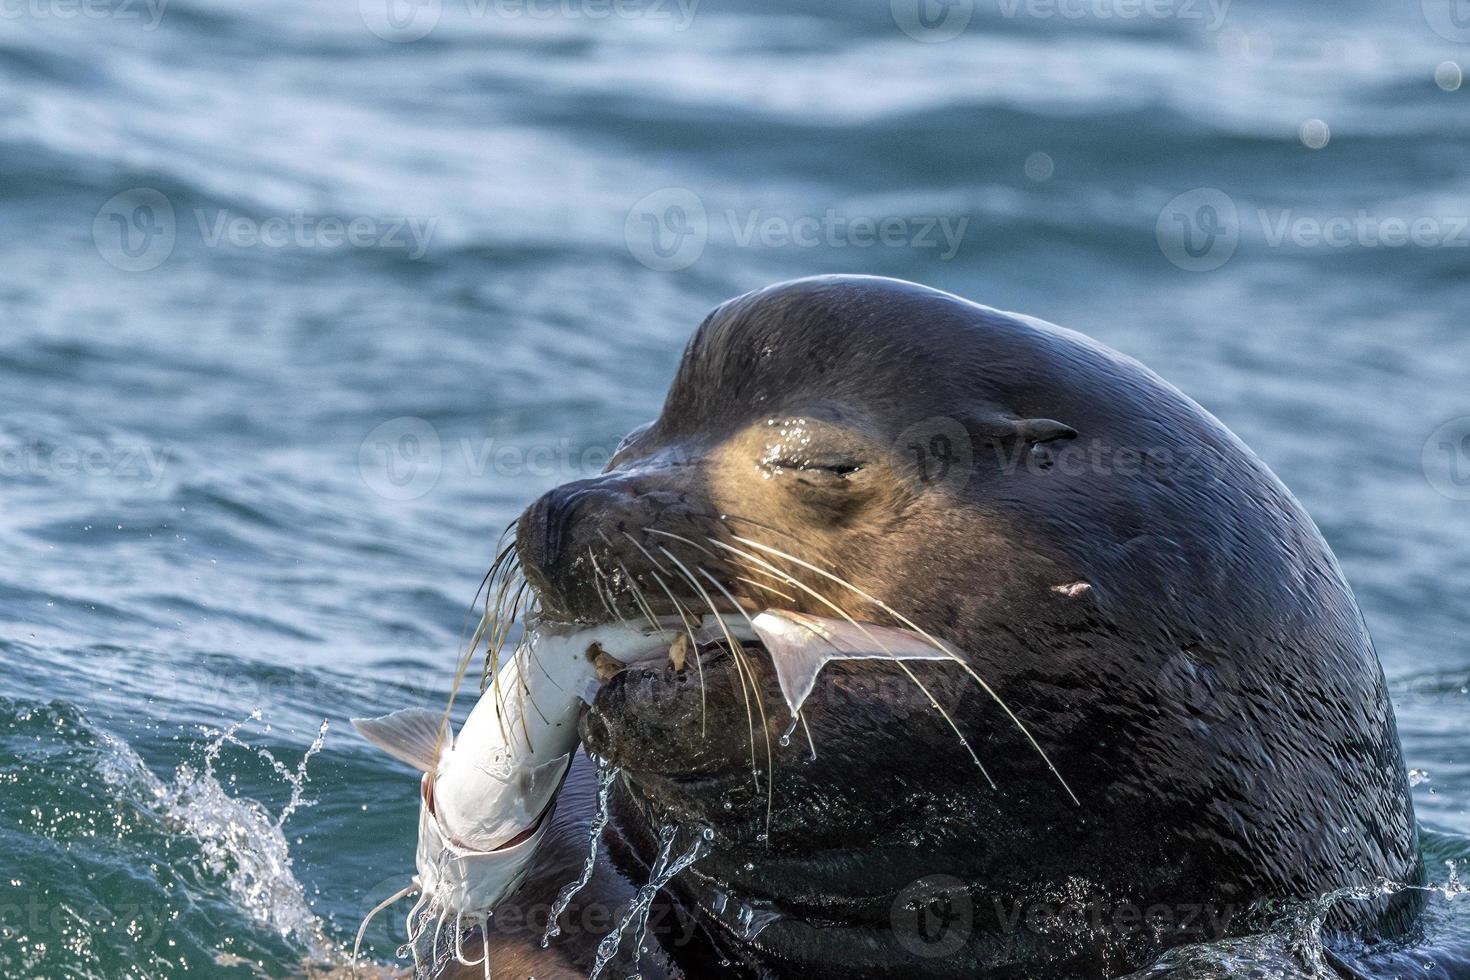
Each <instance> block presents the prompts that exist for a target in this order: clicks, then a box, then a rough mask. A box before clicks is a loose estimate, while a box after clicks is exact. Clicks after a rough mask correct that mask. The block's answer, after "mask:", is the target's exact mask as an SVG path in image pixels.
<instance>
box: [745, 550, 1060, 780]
mask: <svg viewBox="0 0 1470 980" xmlns="http://www.w3.org/2000/svg"><path fill="white" fill-rule="evenodd" d="M732 537H734V539H735V540H736V541H739V542H741V543H742V544H747V545H750V546H751V547H753V548H759V549H760V550H761V551H764V552H767V553H769V554H773V555H776V556H778V557H780V558H784V559H786V560H787V561H790V562H794V563H795V564H797V565H800V566H801V567H802V568H806V569H808V570H810V571H813V572H816V573H817V574H818V575H821V576H823V577H824V578H827V579H830V580H831V581H833V582H836V583H837V584H838V585H841V586H843V587H845V588H847V589H851V590H852V591H853V592H855V593H857V594H858V595H859V596H861V597H862V598H864V599H866V600H867V601H869V602H871V603H873V605H875V606H877V607H878V608H879V609H882V610H883V611H884V612H886V613H888V615H890V616H892V617H893V618H894V619H895V620H897V621H898V622H900V623H902V624H903V625H904V626H906V627H908V628H909V629H911V630H913V631H914V632H915V633H917V634H919V636H921V637H923V638H924V639H925V640H927V641H928V642H929V643H930V644H932V645H933V646H934V648H935V649H936V650H939V651H941V652H943V653H945V654H946V655H947V656H948V657H949V658H950V659H951V660H953V661H954V662H955V663H957V664H959V665H960V666H961V667H962V668H964V670H965V672H966V673H968V674H969V675H970V676H971V677H972V678H974V679H975V682H976V683H977V684H979V685H980V687H981V688H982V689H983V690H984V691H985V693H986V694H988V695H990V697H991V699H992V700H993V701H995V703H996V704H998V705H1000V709H1001V710H1002V711H1004V712H1005V713H1006V716H1007V717H1008V718H1010V720H1011V721H1012V722H1013V723H1014V724H1015V726H1016V727H1017V728H1018V729H1020V731H1021V734H1023V735H1025V736H1026V740H1027V741H1028V742H1030V743H1031V747H1032V748H1034V749H1035V750H1036V753H1037V754H1038V755H1040V756H1041V760H1042V761H1043V762H1045V763H1046V766H1047V768H1048V769H1050V770H1051V771H1052V775H1054V776H1056V777H1057V782H1059V783H1061V784H1062V789H1064V790H1066V791H1067V795H1068V796H1070V797H1071V798H1072V802H1073V803H1076V804H1077V805H1078V806H1081V805H1082V804H1081V801H1080V800H1078V799H1077V794H1075V793H1073V792H1072V787H1070V786H1068V785H1067V781H1066V780H1065V779H1063V778H1062V774H1061V773H1060V772H1058V771H1057V767H1056V766H1055V765H1054V764H1053V763H1052V761H1051V758H1050V757H1049V756H1047V754H1046V750H1045V749H1043V748H1042V747H1041V744H1040V743H1039V742H1037V741H1036V737H1035V736H1034V735H1032V734H1031V730H1030V729H1029V728H1027V727H1026V725H1025V723H1024V722H1022V721H1021V719H1020V718H1018V717H1016V713H1015V712H1014V711H1012V710H1011V708H1010V706H1009V705H1008V704H1006V703H1005V701H1004V700H1003V699H1002V698H1001V696H1000V695H999V694H997V693H996V691H995V689H994V688H992V687H991V686H990V685H989V684H988V683H986V681H985V678H983V677H981V676H980V675H979V674H978V673H977V672H976V671H975V669H974V668H973V667H971V666H970V665H969V664H968V663H966V662H965V661H964V659H963V658H961V657H960V656H959V655H958V654H956V653H955V652H954V651H953V650H952V649H951V648H950V647H948V646H946V645H945V644H943V643H941V642H940V641H939V640H937V639H935V638H934V637H933V636H930V635H929V633H928V632H926V631H925V630H924V629H923V628H922V627H920V626H919V625H918V624H917V623H915V622H914V621H913V620H911V619H909V618H908V617H907V616H905V615H903V614H902V613H900V612H898V610H896V609H894V608H893V607H892V606H890V605H888V604H887V603H885V602H884V601H883V600H881V599H879V598H877V597H876V596H873V595H870V594H869V593H867V592H865V591H863V590H862V589H860V588H858V587H857V586H856V585H853V584H852V583H851V582H849V581H847V580H846V579H844V578H842V577H841V576H839V575H834V574H832V573H831V572H828V571H825V570H823V569H821V568H818V567H817V566H816V565H813V564H811V563H810V562H805V561H802V560H801V559H800V558H797V557H796V556H795V555H790V554H787V553H786V552H784V551H782V550H781V549H779V548H773V547H771V546H770V545H767V544H762V543H761V542H759V541H755V540H752V539H750V538H745V537H741V536H740V535H738V534H736V535H732Z"/></svg>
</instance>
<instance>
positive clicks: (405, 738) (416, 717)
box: [352, 708, 450, 772]
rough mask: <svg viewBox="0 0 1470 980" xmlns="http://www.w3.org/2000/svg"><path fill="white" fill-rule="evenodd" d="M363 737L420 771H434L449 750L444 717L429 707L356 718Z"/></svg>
mask: <svg viewBox="0 0 1470 980" xmlns="http://www.w3.org/2000/svg"><path fill="white" fill-rule="evenodd" d="M352 727H353V728H356V729H357V731H358V732H359V734H361V735H362V737H363V738H365V739H367V740H368V741H369V742H372V743H373V744H374V745H376V746H377V747H378V748H380V749H382V750H383V751H384V752H387V753H388V754H389V755H391V756H392V757H393V758H395V759H397V760H398V761H399V762H406V763H408V764H409V765H411V766H413V767H414V768H415V769H417V770H418V771H419V772H433V771H434V770H435V769H436V768H437V767H438V765H439V757H440V756H441V755H442V754H443V753H444V751H445V750H447V749H448V748H449V742H450V738H449V732H448V731H447V730H446V727H445V725H444V716H443V715H441V714H439V713H438V712H434V711H430V710H429V709H427V708H404V709H403V710H401V711H395V712H393V713H392V714H389V715H383V716H382V717H379V718H354V719H352Z"/></svg>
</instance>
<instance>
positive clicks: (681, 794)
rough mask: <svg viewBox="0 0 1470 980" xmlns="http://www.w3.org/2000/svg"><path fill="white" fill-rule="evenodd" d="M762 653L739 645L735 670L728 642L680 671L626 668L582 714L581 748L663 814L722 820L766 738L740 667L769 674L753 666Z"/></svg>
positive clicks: (664, 666) (659, 666)
mask: <svg viewBox="0 0 1470 980" xmlns="http://www.w3.org/2000/svg"><path fill="white" fill-rule="evenodd" d="M764 656H765V653H764V651H763V650H760V649H759V648H758V647H754V646H753V645H751V644H748V643H746V644H742V657H743V660H742V662H741V664H738V665H737V662H736V660H735V658H734V657H733V656H732V655H731V654H730V652H729V649H728V647H727V646H726V645H725V644H723V643H710V644H706V645H705V646H704V647H702V648H701V649H700V650H699V651H698V652H697V654H694V655H691V656H689V657H688V659H687V660H686V661H685V662H684V664H683V665H682V668H680V667H676V666H675V665H674V664H673V663H671V662H668V661H665V662H663V663H644V664H633V665H630V666H627V667H625V668H623V669H621V670H619V671H617V672H616V673H615V674H613V675H612V676H611V677H609V678H608V679H607V680H606V681H604V683H603V684H602V686H601V687H600V688H599V690H598V692H597V694H596V696H595V697H594V698H593V700H592V703H591V705H590V707H589V708H588V710H587V711H586V712H585V713H584V714H583V716H582V720H581V737H582V745H583V747H584V748H585V749H586V750H587V752H588V753H589V754H590V755H592V756H594V757H596V758H598V759H600V760H603V761H604V762H605V763H606V764H608V765H610V766H612V767H614V768H615V769H617V770H618V771H620V772H621V773H622V775H623V777H624V781H625V782H626V783H628V784H630V785H632V786H635V787H637V788H638V790H639V795H640V796H641V797H642V800H643V802H644V803H645V804H647V805H648V806H651V807H653V808H655V809H662V810H663V811H665V812H664V813H663V814H661V816H666V817H668V818H670V819H674V820H679V821H694V822H702V823H706V824H708V823H714V822H723V821H722V820H721V819H720V814H722V813H725V812H726V811H725V810H724V808H723V806H722V804H723V802H724V801H725V800H728V799H730V798H731V797H732V795H735V794H738V792H739V789H740V787H741V784H742V783H743V784H744V785H745V786H749V785H750V784H751V783H752V765H751V751H750V744H751V739H752V738H756V739H758V740H762V739H763V738H764V736H763V734H762V732H763V731H764V729H762V728H761V727H760V723H759V721H758V720H757V721H756V723H755V727H754V728H752V725H751V723H750V719H748V718H747V717H746V714H745V709H744V707H743V706H744V704H745V703H746V702H745V700H744V699H743V698H742V696H741V692H742V668H744V670H745V671H749V674H750V675H755V676H760V675H764V674H766V673H767V671H766V670H765V669H761V668H756V667H755V666H754V665H755V663H756V662H757V661H758V660H760V659H762V658H764ZM757 670H759V674H756V671H757ZM748 682H749V679H748V676H747V677H746V683H748ZM752 732H755V734H754V735H753V734H752ZM761 751H762V752H763V751H764V748H762V750H761Z"/></svg>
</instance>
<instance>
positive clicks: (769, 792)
mask: <svg viewBox="0 0 1470 980" xmlns="http://www.w3.org/2000/svg"><path fill="white" fill-rule="evenodd" d="M699 572H700V574H701V575H703V576H704V577H705V578H707V579H709V581H710V584H711V585H713V586H714V587H715V588H717V589H719V590H720V591H721V592H722V593H724V595H725V598H726V599H729V600H730V603H731V604H732V605H734V606H735V608H736V609H737V610H739V612H740V615H742V616H744V617H745V621H746V622H748V623H749V624H750V628H751V629H752V630H754V629H755V620H754V619H753V618H751V615H750V613H748V612H746V611H745V609H744V607H742V606H741V605H740V603H738V602H736V601H735V597H734V596H733V595H731V594H730V591H729V590H728V589H726V588H725V586H724V585H723V584H721V582H720V580H719V579H717V578H715V576H713V575H711V574H710V573H709V570H708V569H706V568H705V567H704V566H702V565H701V566H700V567H699ZM695 588H699V585H698V583H695ZM700 591H703V590H702V589H701V590H700ZM720 629H722V630H723V631H724V633H725V638H726V640H727V641H728V642H729V644H730V649H731V650H739V651H741V653H742V655H743V652H744V651H743V650H742V648H741V646H740V641H738V640H736V639H735V637H733V636H731V635H730V630H729V627H727V626H726V625H725V621H724V619H721V620H720ZM749 666H750V665H749V664H748V663H747V664H746V669H749ZM751 683H752V685H753V684H754V678H752V681H751ZM756 704H759V705H762V708H761V725H762V726H763V727H764V728H765V732H766V765H767V766H769V767H770V773H769V774H768V775H767V777H766V842H767V843H766V846H767V847H769V846H770V839H771V811H772V809H773V807H774V805H775V799H776V760H775V756H774V755H773V754H772V752H771V729H770V723H769V722H767V720H766V712H765V708H764V702H763V701H761V700H760V699H759V690H758V689H757V699H756ZM807 739H808V740H810V739H811V732H810V731H808V732H807ZM812 753H813V754H815V753H816V747H815V746H813V748H812Z"/></svg>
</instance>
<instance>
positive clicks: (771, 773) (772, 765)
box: [659, 545, 776, 846]
mask: <svg viewBox="0 0 1470 980" xmlns="http://www.w3.org/2000/svg"><path fill="white" fill-rule="evenodd" d="M659 550H660V551H662V552H663V553H664V554H665V555H667V556H668V558H669V561H671V562H673V563H674V564H675V565H677V566H678V567H679V571H681V572H683V573H684V577H685V578H686V579H688V580H689V584H690V585H692V586H694V589H695V591H697V592H698V593H699V594H700V596H701V597H702V598H703V599H704V601H705V603H706V604H708V606H709V610H710V613H711V614H712V615H713V616H714V617H715V622H717V623H719V624H720V632H722V633H724V634H725V642H726V643H728V644H729V645H730V653H731V655H732V656H734V657H735V660H736V665H737V666H738V667H740V668H741V669H742V670H743V671H744V672H745V673H746V674H748V675H749V676H750V687H751V692H752V693H753V694H754V695H755V706H756V710H757V711H759V712H760V716H761V734H762V735H763V736H764V737H765V742H766V840H767V846H770V845H769V841H770V837H771V810H772V807H773V805H774V802H773V801H774V799H775V795H776V758H775V755H774V753H772V751H771V725H770V722H769V721H768V720H767V718H766V703H765V701H764V700H763V699H762V698H761V694H760V686H759V685H758V684H757V683H756V680H755V671H753V670H751V667H750V661H749V659H747V657H746V656H745V648H744V647H743V646H741V645H740V641H739V640H737V639H735V637H734V635H733V634H731V632H730V627H729V626H727V625H726V624H725V618H724V617H723V616H721V615H720V611H719V610H718V609H716V608H715V603H714V600H713V599H711V598H710V595H709V593H708V592H706V591H705V590H704V586H702V585H700V584H699V579H697V578H695V577H694V573H693V572H691V571H689V567H688V566H687V565H685V564H684V563H683V562H682V561H680V560H679V558H678V556H676V555H675V554H674V553H673V552H672V551H670V550H669V549H668V548H666V547H664V546H663V545H659ZM700 570H701V571H703V569H700ZM715 584H716V585H717V586H718V587H719V589H720V591H721V592H722V593H724V595H725V598H726V599H728V600H730V604H731V605H733V606H734V607H735V608H736V609H739V610H740V613H741V615H745V610H743V609H741V608H740V603H738V602H736V601H735V597H734V596H732V595H730V593H729V592H728V591H726V590H725V587H724V586H722V585H719V583H718V582H716V583H715ZM746 618H747V619H749V618H750V617H749V616H746ZM751 626H752V628H754V623H752V624H751ZM756 789H760V780H756Z"/></svg>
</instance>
